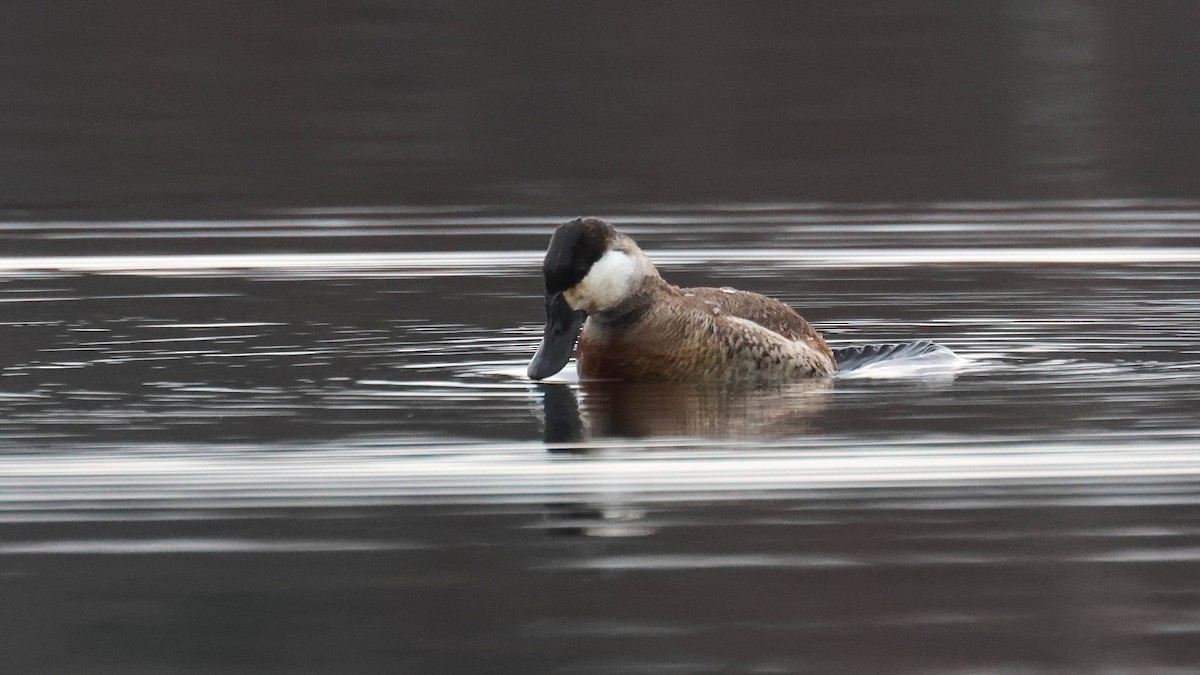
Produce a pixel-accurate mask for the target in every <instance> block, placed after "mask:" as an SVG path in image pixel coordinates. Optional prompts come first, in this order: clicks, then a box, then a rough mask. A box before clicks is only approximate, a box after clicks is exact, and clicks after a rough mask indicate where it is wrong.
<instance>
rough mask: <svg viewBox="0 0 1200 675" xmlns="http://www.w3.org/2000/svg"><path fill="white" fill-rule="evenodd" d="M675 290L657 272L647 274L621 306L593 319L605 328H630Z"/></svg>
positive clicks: (611, 308)
mask: <svg viewBox="0 0 1200 675" xmlns="http://www.w3.org/2000/svg"><path fill="white" fill-rule="evenodd" d="M673 288H674V287H673V286H671V285H670V284H668V283H667V282H666V281H664V280H663V278H662V277H660V276H659V275H658V273H657V272H654V273H652V274H647V275H646V276H644V277H642V280H641V282H640V283H639V284H638V287H637V289H636V290H634V291H633V292H632V293H630V294H629V296H628V297H626V298H625V299H624V300H622V301H621V303H620V304H618V305H616V306H615V307H610V308H608V309H606V310H604V311H603V312H596V313H595V314H592V315H591V319H592V320H593V321H595V322H596V323H598V324H600V325H602V326H603V327H604V328H622V327H624V326H629V325H631V324H634V323H636V322H637V321H638V320H639V319H641V318H642V316H643V315H645V313H646V312H647V311H649V310H650V308H651V307H653V306H654V304H655V303H656V302H658V300H659V298H660V297H661V296H662V295H665V294H668V293H670V292H671V289H673Z"/></svg>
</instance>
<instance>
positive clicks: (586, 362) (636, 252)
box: [527, 218, 838, 383]
mask: <svg viewBox="0 0 1200 675" xmlns="http://www.w3.org/2000/svg"><path fill="white" fill-rule="evenodd" d="M542 276H543V279H544V282H545V309H546V323H545V329H544V332H543V334H542V340H541V343H540V344H539V345H538V348H537V351H536V352H535V354H534V356H533V359H532V360H531V361H530V362H529V367H528V369H527V374H528V376H529V378H530V379H532V380H543V379H545V378H547V377H550V376H551V375H554V374H556V373H558V372H559V371H560V370H562V369H563V368H564V367H565V366H566V365H567V362H568V361H569V360H570V359H571V357H572V355H576V357H577V358H576V361H577V367H578V372H579V375H580V377H581V378H587V379H605V380H624V381H629V382H695V381H698V382H743V383H745V382H751V383H765V382H775V383H785V382H789V381H794V380H802V379H811V378H822V377H829V376H832V375H833V374H834V373H836V372H837V369H838V365H837V361H836V360H835V358H834V354H833V352H832V351H831V350H830V348H829V346H828V345H827V344H826V343H825V340H824V338H822V337H821V335H820V333H818V332H817V331H816V329H814V328H813V326H812V324H810V323H809V322H808V321H806V320H805V319H804V318H803V317H801V316H800V315H799V314H797V313H796V312H795V311H793V310H792V308H791V307H789V306H787V305H786V304H784V303H783V302H780V301H779V300H775V299H773V298H769V297H766V296H764V295H760V294H758V293H752V292H748V291H739V290H734V289H732V288H679V287H678V286H674V285H672V284H670V283H668V282H667V281H666V280H665V279H663V277H662V275H660V274H659V272H658V269H657V268H655V266H654V264H653V263H652V262H651V261H650V259H649V258H648V257H647V256H646V254H645V253H643V252H642V250H641V248H639V247H638V245H637V244H636V243H635V242H634V241H633V239H631V238H630V237H628V236H627V235H625V234H622V233H621V232H618V231H617V230H616V228H614V227H613V226H612V225H611V224H609V223H608V222H606V221H604V220H601V219H599V218H576V219H575V220H572V221H570V222H568V223H565V224H563V225H560V226H558V228H556V229H555V231H554V234H553V235H552V236H551V237H550V244H549V246H548V247H547V249H546V256H545V259H544V260H543V263H542ZM576 347H578V349H576Z"/></svg>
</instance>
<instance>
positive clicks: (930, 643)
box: [0, 202, 1200, 673]
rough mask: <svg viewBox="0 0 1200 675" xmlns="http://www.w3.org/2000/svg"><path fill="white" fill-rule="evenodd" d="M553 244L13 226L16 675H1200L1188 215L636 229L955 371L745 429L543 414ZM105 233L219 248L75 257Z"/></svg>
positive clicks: (705, 415)
mask: <svg viewBox="0 0 1200 675" xmlns="http://www.w3.org/2000/svg"><path fill="white" fill-rule="evenodd" d="M314 217H318V218H321V219H328V218H335V219H336V220H307V219H309V218H314ZM296 219H299V220H296ZM562 219H563V216H561V215H557V214H552V215H544V216H543V215H537V216H498V215H479V214H478V213H477V212H476V211H475V210H470V209H467V210H462V211H439V212H429V213H413V212H407V211H399V210H397V211H388V210H384V209H373V210H371V212H370V213H367V214H356V213H350V212H347V213H322V214H307V213H306V214H272V215H269V216H264V219H263V220H262V221H261V223H238V224H237V226H236V227H229V228H226V227H225V226H224V224H222V223H209V222H198V223H156V222H143V223H114V224H112V225H106V226H97V225H95V224H89V225H87V226H86V227H85V226H83V225H81V224H73V223H42V224H28V223H8V224H3V225H0V236H2V232H3V231H7V230H6V228H7V229H8V230H12V229H16V228H20V229H21V232H22V239H21V241H22V242H24V245H25V246H26V253H28V254H29V255H25V256H10V257H5V258H2V259H0V309H2V311H3V314H2V321H0V336H2V339H3V342H4V344H5V350H4V354H3V362H2V364H0V444H2V445H3V452H0V562H3V563H4V567H3V573H2V575H0V593H2V594H3V596H4V599H5V602H6V604H7V606H8V607H10V608H11V607H17V608H20V609H21V612H22V616H21V622H20V624H21V625H20V627H19V628H17V629H16V630H17V633H16V634H18V635H20V634H24V635H35V636H37V637H38V639H39V640H40V641H41V642H39V643H38V645H37V646H34V647H26V648H23V649H22V650H19V651H18V652H16V653H18V654H19V656H20V657H21V658H23V659H26V660H25V661H22V662H21V663H22V664H24V665H25V666H29V665H30V664H33V663H35V662H37V663H53V664H58V665H60V666H62V668H63V670H62V671H63V672H69V671H71V670H72V669H75V670H78V669H79V668H80V667H81V666H79V664H81V663H86V662H91V660H93V659H100V660H107V661H108V662H112V663H115V664H125V665H128V664H130V663H133V662H135V661H145V662H147V663H151V664H154V663H158V664H164V663H175V662H178V660H179V659H181V658H185V657H186V655H187V654H191V657H187V658H192V657H194V658H195V659H196V663H197V664H198V665H197V667H198V668H200V669H201V670H205V669H207V670H210V671H213V672H218V671H220V670H221V667H222V664H223V663H226V662H225V661H223V660H222V659H223V658H224V657H221V656H220V655H219V654H221V653H229V654H233V655H234V656H231V657H229V658H231V659H233V660H234V661H236V662H239V663H241V662H243V661H240V660H239V659H247V658H260V657H261V652H260V651H259V650H260V648H261V644H262V642H261V641H260V638H259V637H256V635H259V634H258V633H257V632H256V631H258V630H263V631H266V632H267V634H269V635H270V636H271V637H270V638H269V639H270V641H273V643H276V644H287V645H291V646H292V648H294V649H296V650H297V653H298V654H304V653H306V652H305V648H304V646H303V645H302V644H301V643H303V642H304V641H307V640H311V639H313V637H314V636H315V635H322V636H323V638H324V639H325V640H326V641H328V642H329V644H332V645H334V646H335V648H336V649H339V650H347V649H353V650H358V651H359V652H361V653H363V654H365V657H364V658H367V659H368V660H370V661H371V662H372V663H396V662H402V663H404V664H407V666H408V667H411V668H413V669H415V670H414V672H416V671H422V672H433V671H445V670H446V668H447V667H449V668H450V669H451V670H455V669H458V670H460V671H462V672H466V671H467V670H469V669H470V668H472V667H473V666H472V664H475V665H478V664H482V663H493V664H498V665H497V666H496V667H497V668H500V669H501V670H508V671H509V672H533V671H557V672H598V673H599V672H604V673H611V672H728V671H730V670H733V671H738V672H740V671H743V670H755V669H757V670H758V671H762V672H798V671H801V670H805V669H808V670H812V671H814V672H832V671H831V669H833V668H835V667H839V664H840V666H844V667H845V668H849V669H852V670H861V671H863V672H871V671H875V672H882V671H879V670H878V669H880V668H889V667H890V664H894V663H896V662H897V659H899V660H900V661H899V662H902V663H903V666H904V668H905V669H907V670H910V671H912V672H965V671H968V670H971V669H975V670H978V669H984V670H987V671H988V672H997V671H998V670H999V671H1002V670H1004V669H1006V668H1007V669H1009V670H1012V671H1013V672H1018V671H1022V672H1023V671H1024V669H1025V668H1030V667H1031V668H1038V669H1055V668H1061V669H1063V671H1062V672H1078V671H1079V670H1081V669H1082V670H1088V669H1091V668H1092V667H1093V666H1097V664H1108V665H1113V664H1115V666H1114V667H1116V668H1117V670H1118V671H1120V670H1121V669H1122V668H1125V669H1131V670H1140V669H1143V668H1149V667H1151V666H1155V667H1158V666H1161V667H1164V668H1165V667H1168V666H1179V667H1184V666H1185V665H1186V664H1190V663H1195V662H1196V661H1197V659H1200V653H1198V652H1197V651H1196V647H1195V645H1196V644H1200V641H1197V640H1195V637H1196V633H1197V631H1198V630H1200V629H1198V628H1197V626H1200V622H1198V621H1197V617H1198V616H1200V603H1198V602H1197V598H1200V588H1198V587H1197V586H1196V584H1195V582H1194V580H1195V578H1196V575H1195V574H1194V572H1195V571H1196V569H1197V567H1196V566H1197V564H1200V554H1197V550H1200V548H1198V545H1200V533H1198V531H1197V529H1196V528H1195V527H1193V524H1192V523H1193V521H1194V520H1195V516H1196V515H1197V514H1196V513H1195V511H1196V505H1197V504H1198V503H1200V499H1198V498H1200V495H1198V494H1197V493H1198V491H1200V480H1198V479H1200V424H1198V420H1200V388H1197V387H1196V381H1197V376H1198V375H1200V295H1198V291H1197V289H1198V288H1200V283H1198V282H1200V205H1198V204H1192V203H1186V202H1137V203H1127V202H1122V203H1084V202H1080V203H1057V204H1056V203H1046V204H1039V205H1015V204H969V203H963V204H944V205H935V206H932V207H930V208H928V209H923V210H917V209H914V208H909V207H898V206H894V205H878V206H874V207H854V208H834V207H828V206H820V207H816V206H814V207H810V206H805V205H777V204H764V205H747V206H744V207H739V208H722V209H716V208H700V207H695V208H692V207H689V208H667V207H665V206H664V207H653V208H646V209H644V210H640V211H638V212H634V213H630V214H627V215H625V216H623V217H621V218H617V219H615V220H617V222H618V224H619V226H620V227H622V229H624V230H626V231H628V232H630V233H631V234H632V235H633V236H635V237H637V238H638V240H639V242H640V243H641V244H642V245H643V246H644V248H645V249H646V250H647V251H648V252H649V253H650V255H651V256H652V257H653V258H654V259H655V260H656V261H657V262H659V266H660V268H661V269H662V270H663V272H664V274H665V275H666V276H667V277H668V279H670V280H672V281H673V282H676V283H679V284H682V285H714V286H723V285H730V286H735V287H738V288H743V289H748V290H755V291H759V292H763V293H766V294H769V295H773V296H776V297H779V298H781V299H783V300H785V301H787V302H789V303H790V304H792V305H793V306H795V307H797V308H798V309H800V310H801V311H802V313H804V314H805V315H806V316H807V317H808V318H810V319H811V320H812V321H813V322H814V323H815V324H817V326H818V327H819V328H820V329H821V330H822V331H823V332H824V333H825V335H826V336H827V337H828V338H829V339H830V341H831V343H833V344H834V345H835V346H839V347H840V346H849V345H855V344H870V343H883V342H897V341H909V340H914V339H931V340H935V341H936V342H938V343H940V344H943V345H945V346H947V347H949V348H951V349H953V350H954V352H955V353H957V354H958V355H960V356H961V357H963V358H964V359H965V361H964V362H963V363H962V364H957V365H956V366H955V367H953V368H948V369H938V370H937V372H932V373H931V372H926V371H922V370H919V369H918V370H910V371H907V372H900V373H891V374H888V373H884V374H885V375H889V376H886V377H870V378H865V377H864V378H856V377H840V378H837V379H834V380H829V381H818V382H810V383H798V384H795V385H791V386H787V387H782V388H778V389H767V390H751V391H729V390H715V389H706V388H702V387H665V386H651V385H644V386H634V385H620V384H614V383H595V382H583V383H580V382H578V381H571V380H570V379H569V378H567V379H565V380H564V381H560V382H552V383H547V384H535V383H531V382H529V381H527V380H526V379H524V378H523V377H522V376H521V375H520V373H522V372H523V369H524V365H525V363H526V362H527V360H528V358H529V357H530V356H531V354H532V350H533V348H534V346H535V344H536V342H537V339H538V337H539V331H540V327H541V316H540V314H541V300H540V296H541V290H540V280H539V278H538V270H537V267H538V263H539V260H540V256H541V249H542V247H544V245H545V241H546V237H547V234H548V230H549V226H550V224H552V223H555V222H558V221H559V220H562ZM297 228H298V229H297ZM296 232H301V233H304V234H305V235H307V236H306V237H304V239H303V240H297V241H300V242H301V243H297V244H295V246H294V248H296V249H300V250H304V249H305V247H306V246H309V245H310V244H311V248H310V249H309V250H311V251H312V252H309V253H304V252H295V253H278V252H276V251H274V250H273V249H274V248H275V242H276V239H277V236H280V235H287V236H291V235H292V234H295V233H296ZM117 233H119V234H121V235H122V236H128V237H130V238H131V240H130V242H131V243H130V246H137V247H139V248H141V247H145V246H149V247H151V248H153V247H155V246H158V245H160V244H162V245H163V247H164V249H168V248H169V247H167V245H166V244H163V242H167V241H174V240H175V238H176V237H178V236H180V235H182V236H185V237H188V238H189V239H188V241H193V242H195V241H200V240H195V239H191V238H192V237H194V236H195V235H196V234H198V233H202V234H203V235H204V237H205V239H206V240H207V241H209V242H211V243H212V245H213V246H214V247H215V248H214V250H212V251H208V250H207V249H206V248H205V247H206V246H207V244H204V243H196V244H195V245H194V247H193V248H191V249H189V252H188V253H186V254H179V253H170V252H168V250H163V251H162V252H161V254H160V255H147V254H144V253H141V254H135V253H133V252H131V251H130V250H126V251H122V250H119V247H117V248H115V249H114V250H103V251H95V252H94V253H98V254H101V255H87V253H88V250H87V248H86V244H85V243H84V242H85V241H86V240H87V239H89V238H92V237H95V236H99V235H112V234H117ZM231 235H235V236H236V237H237V238H238V240H239V242H241V243H240V244H239V246H241V248H242V250H243V251H244V252H243V253H239V254H228V253H219V252H217V249H219V248H220V247H222V246H224V245H225V243H226V240H225V239H224V238H225V237H228V236H231ZM39 241H46V242H55V243H54V246H55V247H58V246H59V244H60V243H61V242H64V241H65V242H68V243H67V244H65V246H66V251H67V252H66V253H61V252H60V253H58V254H56V255H52V256H51V255H46V254H47V253H48V252H49V251H50V249H46V250H38V246H39V245H40V244H39V243H38V242H39ZM105 241H106V242H107V244H106V246H108V247H110V248H113V245H112V241H114V240H113V239H111V238H110V239H106V240H105ZM331 242H340V246H341V248H342V250H344V251H346V252H345V253H337V254H329V253H318V252H316V251H318V250H321V249H322V248H328V247H329V246H331ZM72 246H77V247H78V248H76V249H71V247H72ZM54 250H60V249H57V248H56V249H54ZM356 251H357V252H356ZM381 251H387V252H381ZM890 375H896V376H890ZM549 535H554V536H549ZM43 607H45V609H43ZM448 607H449V609H447V608H448ZM64 613H65V615H66V616H67V617H69V618H64ZM347 613H348V614H352V615H353V620H352V621H349V622H346V621H343V620H342V619H343V618H344V617H345V615H346V614H347ZM7 616H10V617H11V616H14V615H13V614H11V613H9V614H7ZM218 617H219V621H218V624H219V625H221V626H223V627H224V628H222V629H221V630H223V631H226V632H223V633H219V634H217V633H214V632H213V629H211V628H208V627H206V626H210V625H211V622H212V621H214V620H218V619H217V618H218ZM63 624H65V625H66V626H67V627H68V628H69V630H68V631H67V632H66V633H62V632H60V631H58V630H56V626H58V625H63ZM10 628H11V626H10ZM21 631H24V633H22V632H21ZM10 632H11V631H10ZM139 634H141V635H149V636H150V637H148V638H146V639H147V640H149V641H150V642H153V641H155V640H163V641H166V642H172V643H173V642H175V641H177V640H178V636H180V635H190V636H192V637H191V638H190V639H192V640H193V643H192V645H191V647H189V646H188V645H187V644H186V643H185V644H182V645H180V646H176V647H168V646H151V645H150V642H147V643H144V644H143V643H138V644H133V643H131V642H129V640H132V639H133V638H132V637H131V636H132V635H139ZM397 636H403V640H401V642H402V643H403V644H401V642H397V640H400V638H398V637H397ZM114 638H116V639H114ZM7 639H10V640H11V639H12V638H7ZM185 642H186V641H185ZM389 645H390V646H389ZM504 645H507V647H505V646H504ZM217 646H219V650H218V649H216V647H217ZM189 650H192V651H189ZM50 654H57V656H54V657H49V656H48V655H50ZM310 656H312V655H310ZM312 658H314V659H315V660H316V662H318V663H320V664H322V668H335V666H334V665H332V664H333V662H332V661H329V660H322V658H320V657H315V656H314V657H312ZM397 660H398V661H397ZM272 663H274V664H276V666H278V667H283V666H280V665H279V664H285V665H286V664H288V663H291V664H294V663H295V662H294V661H292V660H290V659H288V658H281V660H277V661H272ZM522 668H525V669H526V670H522ZM26 670H29V668H28V667H27V668H26Z"/></svg>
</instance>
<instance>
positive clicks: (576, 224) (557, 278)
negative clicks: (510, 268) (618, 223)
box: [542, 218, 617, 294]
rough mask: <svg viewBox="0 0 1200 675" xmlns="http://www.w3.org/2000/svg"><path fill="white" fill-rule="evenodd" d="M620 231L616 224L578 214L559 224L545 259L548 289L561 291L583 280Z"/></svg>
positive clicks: (548, 290) (553, 291)
mask: <svg viewBox="0 0 1200 675" xmlns="http://www.w3.org/2000/svg"><path fill="white" fill-rule="evenodd" d="M616 234H617V232H616V230H614V229H613V226H612V225H609V224H608V223H606V222H604V221H603V220H600V219H599V218H576V219H575V220H572V221H571V222H569V223H564V224H562V225H559V226H558V229H556V230H555V231H554V236H552V237H551V238H550V247H549V248H548V249H546V259H545V261H543V263H542V274H543V275H544V276H545V278H546V293H548V294H553V293H561V292H563V291H565V290H567V289H568V288H570V287H572V286H574V285H575V284H577V283H579V282H580V281H583V278H584V277H585V276H587V273H588V270H590V269H591V268H592V264H593V263H595V262H596V261H597V260H599V259H600V257H601V256H603V255H604V252H605V251H607V250H608V248H609V245H610V244H611V243H612V241H613V239H615V238H616Z"/></svg>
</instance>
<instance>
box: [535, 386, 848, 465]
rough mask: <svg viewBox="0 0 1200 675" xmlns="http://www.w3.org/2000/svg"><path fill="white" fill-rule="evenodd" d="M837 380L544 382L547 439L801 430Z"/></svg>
mask: <svg viewBox="0 0 1200 675" xmlns="http://www.w3.org/2000/svg"><path fill="white" fill-rule="evenodd" d="M832 386H833V382H832V381H831V380H829V379H828V378H810V379H807V380H801V381H798V382H792V383H789V384H786V385H778V386H769V387H761V386H759V387H724V386H722V387H715V386H713V387H706V386H690V385H685V384H678V383H672V382H614V381H597V380H591V381H584V382H581V383H580V388H579V389H578V396H579V398H578V399H577V398H576V391H575V390H573V389H572V388H571V387H570V386H567V385H563V384H543V385H539V388H540V389H542V391H543V393H544V398H543V400H542V405H543V420H544V425H545V440H546V442H547V443H550V444H558V443H577V442H580V441H584V440H587V439H589V438H603V437H611V436H633V437H642V436H698V437H708V438H731V437H759V436H775V435H781V436H782V435H794V434H796V433H802V432H805V431H808V430H809V427H810V425H811V423H812V421H813V420H814V419H816V418H818V417H819V416H820V414H821V413H822V412H823V411H824V410H825V407H826V399H827V395H828V393H829V389H830V388H831V387H832ZM555 450H556V449H553V448H552V451H555Z"/></svg>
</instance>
